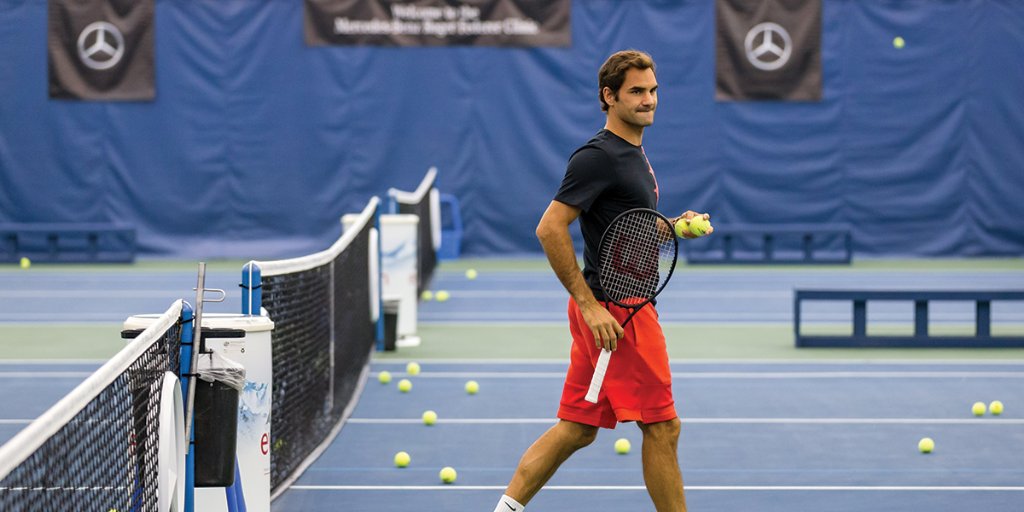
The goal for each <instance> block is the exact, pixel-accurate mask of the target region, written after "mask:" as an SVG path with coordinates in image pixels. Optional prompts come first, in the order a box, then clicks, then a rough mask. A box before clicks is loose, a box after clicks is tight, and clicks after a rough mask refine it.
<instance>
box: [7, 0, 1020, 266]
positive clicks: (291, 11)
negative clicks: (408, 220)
mask: <svg viewBox="0 0 1024 512" xmlns="http://www.w3.org/2000/svg"><path fill="white" fill-rule="evenodd" d="M46 9H47V6H46V1H45V0H0V221H22V222H32V221H112V220H119V221H124V222H128V223H132V224H134V225H136V227H137V228H138V229H139V242H140V244H141V246H142V249H143V251H145V253H148V254H151V255H164V256H180V257H189V258H194V257H202V258H209V257H241V258H249V257H258V258H268V257H281V256H291V255H297V254H301V253H305V252H309V251H313V250H319V249H322V248H324V247H326V246H327V245H328V244H329V243H330V242H331V241H333V239H334V238H335V237H336V236H337V235H338V233H339V231H340V225H339V223H338V217H339V216H340V215H341V214H343V213H345V212H352V211H358V210H359V209H361V208H362V206H363V205H364V204H365V202H366V201H367V200H368V198H369V197H370V196H371V195H374V194H376V195H382V194H384V193H385V191H386V190H387V188H388V187H392V186H396V187H399V188H404V189H412V188H414V187H415V186H416V184H417V182H418V181H419V179H420V177H422V175H423V173H424V172H425V171H426V169H427V168H428V167H429V166H431V165H436V166H437V167H438V168H439V170H440V180H439V184H440V188H441V189H442V191H443V192H447V193H452V194H454V195H456V196H457V197H459V199H460V200H461V203H462V214H463V219H464V221H465V227H466V232H465V238H464V247H463V251H464V253H469V254H473V255H495V254H509V253H524V252H535V251H538V250H539V246H538V245H537V243H536V241H535V239H534V236H533V229H534V226H535V224H536V221H537V219H538V218H539V217H540V214H541V213H542V212H543V210H544V208H545V207H546V205H547V203H548V202H549V201H550V199H551V196H552V195H553V193H554V191H555V190H556V188H557V186H558V183H559V180H560V179H561V176H562V173H563V171H564V166H565V162H566V159H567V158H568V156H569V154H570V153H571V152H572V150H573V149H574V148H575V147H576V146H577V145H579V144H580V143H582V142H583V141H585V140H586V139H587V138H588V137H589V136H590V135H591V134H592V133H593V132H595V131H596V130H598V129H599V128H600V127H601V126H602V124H603V122H604V117H603V114H602V113H601V110H600V108H599V105H598V101H597V86H596V70H597V68H598V66H599V65H600V64H601V62H602V61H603V60H604V58H605V57H606V56H607V55H608V54H609V53H610V52H612V51H614V50H617V49H621V48H627V47H634V48H640V49H644V50H647V51H649V52H650V53H652V54H653V56H654V57H655V59H656V60H657V62H658V78H659V81H660V83H661V89H660V91H659V92H660V101H661V103H660V106H659V108H658V114H657V121H656V123H655V125H654V126H653V127H651V128H649V129H648V132H647V134H646V137H645V139H644V143H645V144H644V145H645V148H646V150H647V154H648V155H649V157H650V160H651V162H652V164H653V166H654V168H655V170H656V172H657V174H658V178H659V182H660V188H661V198H662V200H661V209H662V210H663V211H665V212H666V213H675V212H677V211H680V210H682V209H685V208H692V209H697V210H702V211H709V212H711V213H712V215H713V216H714V219H715V220H717V221H719V222H722V221H736V222H764V221H769V220H772V221H792V222H851V223H856V225H857V227H856V232H855V233H854V236H855V241H856V248H855V249H856V251H857V252H858V254H861V255H918V256H934V255H942V256H963V255H1018V256H1019V255H1022V254H1024V229H1022V228H1021V219H1024V101H1022V99H1024V2H1020V1H1017V0H1002V1H997V0H919V1H914V0H901V1H883V0H877V1H875V0H872V1H863V0H856V1H854V0H824V15H823V16H824V19H823V38H822V39H823V48H822V63H823V68H824V89H825V90H824V100H823V101H822V102H820V103H716V102H715V101H714V100H713V97H714V30H715V24H714V2H713V1H711V0H699V1H697V0H693V1H680V0H673V1H667V0H666V1H654V0H649V1H619V0H575V1H574V3H573V13H572V30H573V46H572V47H571V48H568V49H546V48H545V49H497V48H468V47H458V48H407V49H398V48H369V47H326V48H325V47H316V48H312V47H307V46H305V45H304V43H303V38H302V2H301V1H299V0H244V1H243V0H221V1H217V2H199V1H195V0H156V38H155V41H156V66H157V71H156V79H157V100H156V101H155V102H151V103H85V102H71V101H52V100H49V99H48V98H47V68H46ZM897 35H899V36H902V37H904V38H905V39H906V41H907V46H906V48H904V49H902V50H896V49H894V48H893V46H892V39H893V37H894V36H897Z"/></svg>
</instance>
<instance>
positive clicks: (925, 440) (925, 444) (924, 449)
mask: <svg viewBox="0 0 1024 512" xmlns="http://www.w3.org/2000/svg"><path fill="white" fill-rule="evenodd" d="M917 449H918V450H921V453H931V452H932V450H934V449H935V441H932V438H930V437H922V438H921V440H920V441H918V443H917Z"/></svg>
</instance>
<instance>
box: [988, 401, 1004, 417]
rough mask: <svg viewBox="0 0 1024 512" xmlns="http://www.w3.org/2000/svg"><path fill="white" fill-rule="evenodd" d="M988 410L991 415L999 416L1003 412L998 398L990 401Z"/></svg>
mask: <svg viewBox="0 0 1024 512" xmlns="http://www.w3.org/2000/svg"><path fill="white" fill-rule="evenodd" d="M988 412H990V413H992V415H993V416H999V415H1000V414H1002V413H1003V403H1002V402H1000V401H999V400H993V401H992V403H990V404H988Z"/></svg>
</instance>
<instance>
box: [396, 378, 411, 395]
mask: <svg viewBox="0 0 1024 512" xmlns="http://www.w3.org/2000/svg"><path fill="white" fill-rule="evenodd" d="M398 390H399V391H401V392H402V393H408V392H409V391H411V390H412V381H410V380H409V379H402V380H400V381H398Z"/></svg>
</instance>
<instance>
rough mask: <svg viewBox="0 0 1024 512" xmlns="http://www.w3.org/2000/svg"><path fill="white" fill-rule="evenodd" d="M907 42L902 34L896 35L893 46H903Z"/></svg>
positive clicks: (898, 47) (897, 47)
mask: <svg viewBox="0 0 1024 512" xmlns="http://www.w3.org/2000/svg"><path fill="white" fill-rule="evenodd" d="M906 44H907V42H906V41H904V40H903V38H902V37H900V36H896V37H894V38H893V40H892V46H893V48H896V49H900V48H903V47H904V46H905V45H906Z"/></svg>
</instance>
